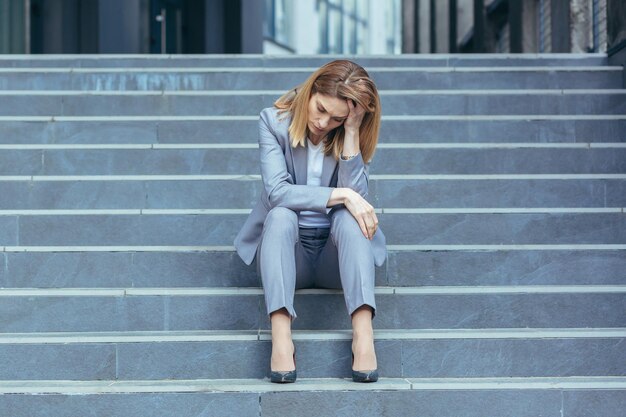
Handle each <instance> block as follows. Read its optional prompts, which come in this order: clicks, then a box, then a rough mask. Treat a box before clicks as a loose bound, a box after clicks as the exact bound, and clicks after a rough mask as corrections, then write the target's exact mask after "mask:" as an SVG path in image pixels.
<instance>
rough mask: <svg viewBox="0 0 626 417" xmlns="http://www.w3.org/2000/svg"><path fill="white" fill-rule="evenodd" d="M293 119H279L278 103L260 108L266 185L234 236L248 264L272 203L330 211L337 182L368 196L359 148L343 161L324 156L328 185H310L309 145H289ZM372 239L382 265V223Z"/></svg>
mask: <svg viewBox="0 0 626 417" xmlns="http://www.w3.org/2000/svg"><path fill="white" fill-rule="evenodd" d="M290 122H291V117H290V116H289V114H282V115H281V119H280V120H279V118H278V109H276V108H274V107H268V108H265V109H263V111H261V119H260V121H259V151H260V154H261V155H260V156H261V177H262V179H263V191H262V195H261V199H260V200H259V202H258V203H257V204H256V206H255V207H254V209H253V210H252V213H250V215H249V216H248V218H247V219H246V221H245V223H244V224H243V227H242V228H241V230H240V231H239V233H238V234H237V237H236V238H235V248H236V249H237V253H238V254H239V256H240V257H241V259H242V260H243V261H244V262H245V263H246V264H248V265H250V264H251V263H252V261H253V260H254V257H255V255H256V250H257V247H258V245H259V242H260V240H261V233H262V232H263V223H264V221H265V217H266V216H267V213H268V212H269V211H270V210H271V209H272V208H274V207H286V208H289V209H291V210H294V211H295V212H299V211H300V210H311V211H317V212H320V213H324V214H326V213H328V210H327V207H326V204H327V203H328V199H329V198H330V194H331V193H332V191H333V188H336V187H347V188H351V189H353V190H354V191H356V192H358V193H359V194H361V195H362V196H363V197H367V193H368V170H369V164H366V163H364V162H363V158H362V157H361V155H360V154H359V155H357V156H356V157H354V158H352V159H350V160H348V161H344V160H342V159H340V160H339V162H337V161H335V158H333V156H332V155H331V156H328V155H326V156H324V164H323V169H322V179H321V184H328V186H327V187H324V186H311V185H306V172H307V150H306V148H304V147H302V146H298V147H296V148H292V147H291V144H290V140H289V132H288V129H289V124H290ZM336 207H343V205H339V206H336ZM371 242H372V251H373V253H374V262H375V264H376V265H377V266H380V265H382V264H383V263H384V262H385V258H386V256H387V252H386V244H385V235H384V234H383V232H382V231H381V230H380V228H379V229H378V230H377V231H376V233H375V234H374V237H373V238H372V241H371Z"/></svg>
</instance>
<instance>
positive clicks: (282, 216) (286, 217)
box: [263, 207, 298, 235]
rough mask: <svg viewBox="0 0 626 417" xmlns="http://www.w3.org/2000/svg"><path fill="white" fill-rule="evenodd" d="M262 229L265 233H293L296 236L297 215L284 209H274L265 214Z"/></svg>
mask: <svg viewBox="0 0 626 417" xmlns="http://www.w3.org/2000/svg"><path fill="white" fill-rule="evenodd" d="M263 229H264V232H265V233H267V232H271V233H280V234H285V233H287V234H289V233H293V234H296V235H297V233H298V215H297V214H296V212H295V211H293V210H290V209H288V208H286V207H274V208H273V209H271V210H270V211H269V213H267V217H266V218H265V223H264V225H263Z"/></svg>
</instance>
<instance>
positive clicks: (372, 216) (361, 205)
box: [328, 100, 378, 239]
mask: <svg viewBox="0 0 626 417" xmlns="http://www.w3.org/2000/svg"><path fill="white" fill-rule="evenodd" d="M347 102H348V108H349V109H350V114H349V116H348V118H347V119H346V121H345V123H344V130H345V136H344V142H343V152H342V155H341V156H342V158H340V159H339V172H338V178H337V188H336V189H334V190H333V192H332V194H331V195H330V199H329V201H328V206H334V205H336V204H344V205H345V206H346V208H347V209H348V210H349V211H350V213H351V214H352V216H353V217H354V218H355V219H356V221H357V223H358V224H359V227H360V228H361V231H362V232H363V235H364V236H365V237H366V238H368V239H372V238H373V236H374V233H376V229H377V228H378V217H377V216H376V213H375V212H374V207H373V206H372V205H371V204H370V203H369V202H368V201H367V200H365V197H367V194H368V167H369V165H368V164H365V162H364V161H363V158H362V157H361V152H360V147H359V129H360V127H361V122H362V121H363V116H364V115H365V109H364V108H363V107H361V106H356V107H355V106H354V104H353V103H352V100H347ZM344 158H347V159H344Z"/></svg>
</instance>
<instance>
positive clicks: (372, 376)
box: [352, 353, 378, 382]
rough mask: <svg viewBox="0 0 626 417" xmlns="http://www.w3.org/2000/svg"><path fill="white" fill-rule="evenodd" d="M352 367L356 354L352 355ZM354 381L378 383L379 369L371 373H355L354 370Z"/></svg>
mask: <svg viewBox="0 0 626 417" xmlns="http://www.w3.org/2000/svg"><path fill="white" fill-rule="evenodd" d="M352 366H354V353H352ZM352 381H353V382H376V381H378V369H373V370H371V371H365V372H361V371H355V370H354V369H352Z"/></svg>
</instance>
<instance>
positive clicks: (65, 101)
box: [0, 89, 626, 116]
mask: <svg viewBox="0 0 626 417" xmlns="http://www.w3.org/2000/svg"><path fill="white" fill-rule="evenodd" d="M42 92H43V91H41V90H40V91H21V92H12V91H2V92H1V94H0V97H2V98H3V100H2V102H0V115H3V116H8V115H15V116H29V115H30V116H104V115H125V116H131V115H137V116H140V115H164V116H166V115H172V116H175V115H179V116H191V115H200V116H201V115H257V114H258V112H259V109H262V108H264V107H269V106H271V105H272V103H273V102H274V101H275V100H276V98H278V97H279V96H280V95H281V94H282V91H258V92H255V91H244V92H241V91H232V92H231V91H228V92H226V93H227V94H224V92H198V91H192V92H191V93H193V94H182V93H181V92H178V91H176V92H167V94H163V93H161V92H160V91H155V92H141V93H139V94H137V93H136V92H135V93H129V92H117V94H110V93H111V92H98V91H93V92H84V91H80V92H78V91H76V92H72V93H74V94H67V93H64V92H62V91H56V92H55V91H51V92H46V93H47V94H41V93H42ZM105 93H106V94H105ZM146 93H148V94H146ZM218 93H220V94H218ZM522 93H523V94H522ZM583 99H584V100H583ZM381 104H382V107H383V109H384V112H385V114H387V115H390V114H395V115H412V114H416V115H454V114H461V115H471V114H494V115H506V114H562V115H565V114H624V113H626V90H623V89H617V90H493V91H489V90H461V91H458V92H457V91H455V90H452V91H448V90H413V91H398V92H395V91H383V92H381Z"/></svg>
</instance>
